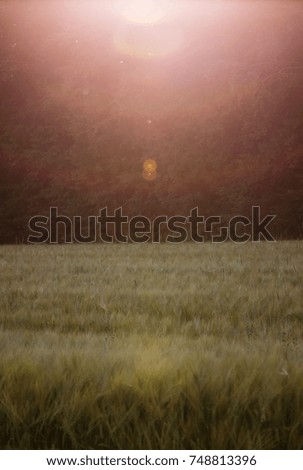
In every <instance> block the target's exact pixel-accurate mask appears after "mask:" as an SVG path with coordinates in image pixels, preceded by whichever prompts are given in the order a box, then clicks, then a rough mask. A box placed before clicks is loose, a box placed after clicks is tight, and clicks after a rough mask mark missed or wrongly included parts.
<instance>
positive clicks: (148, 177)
mask: <svg viewBox="0 0 303 470" xmlns="http://www.w3.org/2000/svg"><path fill="white" fill-rule="evenodd" d="M142 176H143V178H144V179H145V180H146V181H154V180H155V179H156V178H157V172H156V171H152V172H149V171H146V170H143V173H142Z"/></svg>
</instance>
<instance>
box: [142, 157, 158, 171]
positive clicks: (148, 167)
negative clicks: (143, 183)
mask: <svg viewBox="0 0 303 470" xmlns="http://www.w3.org/2000/svg"><path fill="white" fill-rule="evenodd" d="M143 169H144V171H146V172H147V173H154V172H155V171H156V169H157V162H156V160H152V159H148V160H145V162H144V163H143Z"/></svg>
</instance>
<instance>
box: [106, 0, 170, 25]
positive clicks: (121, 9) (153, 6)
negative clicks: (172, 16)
mask: <svg viewBox="0 0 303 470" xmlns="http://www.w3.org/2000/svg"><path fill="white" fill-rule="evenodd" d="M161 3H162V4H163V1H162V2H161V1H160V0H126V1H125V0H124V1H122V0H121V1H120V0H119V1H117V2H116V3H115V10H116V11H117V12H118V13H119V14H120V15H121V16H123V17H124V18H125V19H126V20H128V21H130V22H132V23H137V24H154V23H159V22H160V21H163V20H165V17H166V15H167V11H166V9H165V8H164V7H163V6H162V5H161Z"/></svg>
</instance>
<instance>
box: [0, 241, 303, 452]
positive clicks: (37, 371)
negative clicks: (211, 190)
mask: <svg viewBox="0 0 303 470" xmlns="http://www.w3.org/2000/svg"><path fill="white" fill-rule="evenodd" d="M302 248H303V242H299V241H292V242H277V243H273V244H270V243H260V244H257V243H255V244H252V243H248V244H244V245H240V244H231V243H227V244H223V245H211V244H204V245H194V244H183V245H164V244H161V245H89V246H88V245H85V246H84V245H82V246H81V245H65V246H63V245H60V246H1V247H0V276H1V277H0V328H1V329H0V448H2V449H206V448H207V449H303V437H302V436H303V290H302V286H303V283H302V281H303V279H302V277H303V276H302V274H303V250H302Z"/></svg>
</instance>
